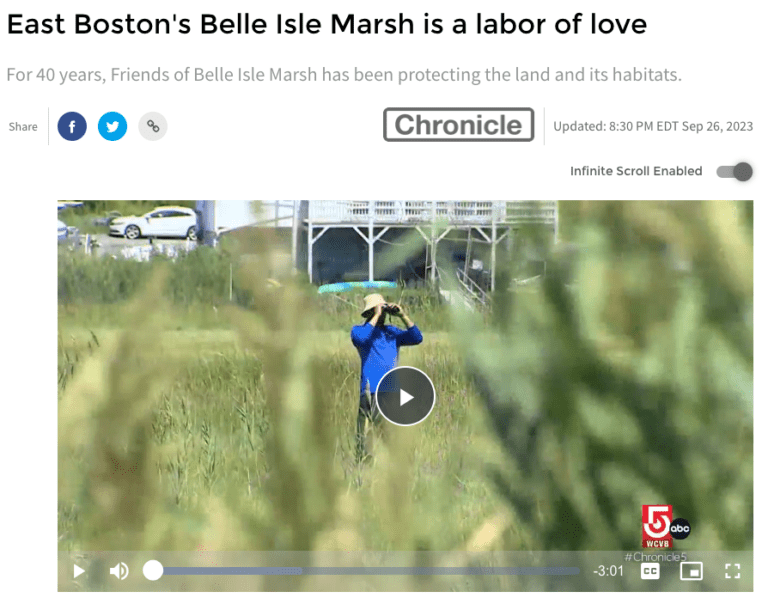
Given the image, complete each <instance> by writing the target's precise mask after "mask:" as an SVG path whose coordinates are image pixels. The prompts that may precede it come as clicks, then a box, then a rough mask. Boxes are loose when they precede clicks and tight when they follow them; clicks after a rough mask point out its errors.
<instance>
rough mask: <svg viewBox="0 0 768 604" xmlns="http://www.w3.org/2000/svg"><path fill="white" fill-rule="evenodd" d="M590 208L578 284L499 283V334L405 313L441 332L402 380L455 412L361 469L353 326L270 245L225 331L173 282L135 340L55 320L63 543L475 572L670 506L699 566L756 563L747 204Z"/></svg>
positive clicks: (158, 280)
mask: <svg viewBox="0 0 768 604" xmlns="http://www.w3.org/2000/svg"><path fill="white" fill-rule="evenodd" d="M574 204H575V205H574V207H573V208H571V209H570V214H569V215H570V216H572V220H573V221H574V223H573V224H571V225H569V229H570V230H571V232H573V233H575V234H576V236H577V238H578V241H579V242H580V243H581V244H582V246H583V252H582V253H581V254H580V256H579V258H578V261H577V263H576V269H577V270H576V275H577V278H576V281H575V285H573V286H567V283H566V281H567V280H566V279H564V278H560V275H559V274H558V271H559V270H560V268H561V267H563V270H565V268H564V267H565V263H563V262H561V261H560V260H558V257H557V255H556V253H554V252H553V254H552V258H551V261H550V263H549V264H550V270H549V271H548V272H549V275H550V278H548V279H547V280H546V281H545V283H544V284H543V286H542V287H540V288H537V289H534V290H532V291H526V292H520V291H515V290H507V289H506V288H500V290H498V291H497V292H496V295H495V300H494V306H493V308H494V310H493V315H492V316H490V317H483V316H478V315H472V314H468V313H464V312H462V311H461V309H454V310H453V311H451V310H449V309H446V308H445V307H442V306H441V305H439V304H436V303H434V299H433V298H431V297H429V295H428V294H427V293H416V294H413V296H412V298H410V299H409V301H408V302H406V301H405V298H404V301H403V303H404V304H405V305H406V306H407V307H408V308H409V312H411V315H412V317H413V318H414V319H415V320H416V321H417V322H419V323H420V325H422V326H423V324H424V323H426V324H427V325H433V326H435V329H429V328H423V330H424V332H425V340H424V343H423V344H422V345H421V346H418V347H414V348H408V349H403V350H402V352H401V364H407V365H413V366H416V367H419V368H421V369H422V370H424V371H425V372H426V373H427V374H428V375H430V377H431V378H432V381H433V382H434V384H435V386H436V388H437V400H438V402H437V406H436V408H435V409H434V411H433V413H432V414H431V416H430V417H429V419H428V420H427V421H425V422H423V423H422V424H419V425H418V426H416V427H413V428H409V429H396V428H395V427H394V426H388V425H383V426H381V427H380V428H379V429H377V431H376V433H375V447H376V449H375V455H374V457H373V459H372V460H371V461H370V462H368V463H363V464H358V463H356V462H355V460H354V429H355V428H354V426H355V420H356V409H357V403H358V401H357V398H358V394H357V392H358V379H359V378H358V375H359V359H358V357H357V354H356V352H355V350H354V349H353V347H352V346H351V343H350V342H349V340H348V332H347V330H348V328H349V326H350V325H351V324H352V323H354V322H358V320H359V317H358V315H357V312H356V311H354V310H353V309H352V308H351V307H349V305H348V304H347V303H346V302H341V301H335V302H330V303H324V302H323V303H318V299H317V294H316V293H313V292H312V291H311V290H309V289H308V288H306V287H305V286H303V285H300V284H294V283H292V282H291V281H290V280H288V281H286V282H284V283H283V284H282V286H281V287H278V288H274V287H268V286H267V282H268V278H269V275H270V274H271V273H270V270H271V267H270V262H271V256H270V242H269V240H268V239H265V240H264V241H255V242H253V246H254V249H253V250H251V251H252V253H253V254H255V256H256V258H258V261H257V262H252V263H251V264H248V265H247V266H241V267H240V269H241V270H240V274H239V275H238V279H239V285H240V287H242V288H243V290H244V291H249V292H250V294H249V295H250V299H249V303H248V304H247V305H245V306H240V305H228V304H225V305H222V306H220V307H219V308H218V311H217V313H218V316H217V318H216V322H215V323H214V325H215V329H206V327H209V326H208V325H206V324H204V323H203V324H200V323H195V321H191V323H193V325H192V327H189V326H188V325H185V324H184V317H188V316H189V315H185V314H184V313H185V312H187V309H185V308H184V307H182V308H181V309H180V307H179V306H178V305H174V297H173V296H169V295H168V291H169V290H168V283H169V279H170V278H171V275H172V272H173V270H174V267H173V266H165V265H157V266H155V267H154V269H155V270H153V271H151V272H150V273H148V274H147V278H146V279H144V280H143V281H142V283H141V284H140V287H137V291H138V293H137V295H136V296H135V297H134V298H133V299H132V300H131V301H130V302H120V304H121V306H120V310H119V313H118V315H119V317H120V320H119V321H117V322H116V323H117V325H114V326H110V325H109V324H108V322H105V321H103V320H102V321H97V323H98V325H95V326H94V325H93V324H91V323H90V319H91V316H90V315H89V314H88V311H83V312H82V313H78V312H77V311H75V312H72V311H71V308H64V307H61V308H60V318H61V321H60V331H59V338H58V347H59V367H58V382H59V395H60V396H59V508H58V541H59V549H61V550H70V551H74V550H84V551H93V550H125V551H139V550H146V551H206V552H221V551H251V550H256V551H306V552H312V551H316V552H328V551H365V550H370V551H403V552H413V554H412V555H413V557H414V558H413V559H414V560H416V559H417V558H418V556H422V558H419V559H424V560H426V559H430V560H431V558H429V556H430V555H431V554H429V552H454V554H455V555H457V556H458V555H461V556H464V557H463V558H456V560H459V561H460V562H458V563H466V561H467V558H466V556H470V558H469V559H470V560H471V556H472V555H474V554H475V553H483V552H489V551H494V550H539V551H544V550H558V549H559V550H572V551H588V550H595V549H599V550H620V549H637V547H638V546H639V540H640V531H639V524H638V518H639V514H640V509H641V507H640V506H641V505H642V504H643V503H648V502H651V501H653V502H671V503H673V505H674V506H675V510H676V512H679V515H682V516H684V517H686V518H687V519H688V520H689V521H690V522H691V524H692V525H693V526H695V527H696V531H697V536H696V539H697V540H696V549H698V550H741V549H751V548H752V516H753V508H752V493H753V487H752V472H753V460H752V438H753V437H752V434H753V428H752V379H753V371H752V323H751V321H752V319H751V317H752V230H751V221H750V218H749V217H750V216H751V214H750V213H749V212H748V211H747V209H748V206H746V205H745V204H743V203H737V202H690V203H688V204H678V205H673V204H666V203H660V202H615V203H613V202H595V203H586V202H584V203H579V204H576V202H574ZM672 248H674V249H675V250H676V253H677V254H679V255H680V256H681V257H683V258H684V259H685V260H686V261H687V262H688V266H689V268H687V269H686V270H680V269H679V266H678V264H677V263H676V262H672V261H671V259H670V255H669V250H670V249H672ZM514 253H515V251H514V249H512V250H511V251H510V254H511V256H510V257H509V258H505V257H502V258H501V260H500V265H501V268H500V276H499V281H500V282H501V283H504V282H505V279H506V280H507V281H508V280H509V278H510V277H509V273H505V267H506V266H509V267H511V266H513V265H514V257H513V256H512V255H513V254H514ZM672 260H674V259H672ZM158 269H161V270H158ZM168 269H170V273H169V270H168ZM510 270H511V269H510ZM406 295H410V294H409V293H408V292H406ZM360 297H361V296H359V295H357V294H355V295H352V296H349V298H348V302H349V303H351V304H353V305H355V306H359V304H360V302H361V300H360V299H358V298H360ZM419 303H421V304H423V306H422V307H419V306H418V304H419ZM334 304H338V308H336V307H335V306H333V305H334ZM191 306H192V307H194V304H192V305H191ZM109 312H114V311H108V312H107V313H106V314H105V315H104V316H103V317H102V319H104V318H105V317H107V316H108V315H109ZM452 313H453V314H452ZM180 317H181V318H180ZM329 317H330V318H329ZM342 319H344V323H343V324H344V327H345V329H344V330H343V331H342V330H341V325H342ZM105 323H106V324H105ZM442 325H445V326H446V328H445V329H444V330H441V329H440V326H442ZM178 326H181V327H182V329H181V330H178V329H176V327H178ZM724 517H727V518H728V522H727V523H726V524H723V522H722V518H724ZM416 552H422V554H417V553H416ZM454 554H451V555H454ZM444 555H445V554H440V556H444ZM438 557H439V556H438ZM451 560H454V558H450V557H449V558H443V557H439V559H436V560H432V562H435V563H446V562H448V561H451ZM579 580H580V581H584V584H585V585H590V582H591V581H592V579H591V578H590V577H581V578H579ZM259 581H260V582H257V583H254V584H253V585H256V586H257V587H259V588H264V589H280V588H282V589H284V588H286V587H285V586H286V583H281V582H280V580H279V578H277V579H270V578H267V579H264V580H263V581H262V580H259ZM532 581H533V580H532ZM532 584H534V583H526V582H525V580H524V579H514V580H512V579H509V580H503V581H502V580H499V579H493V580H491V579H482V578H478V579H477V580H474V579H473V580H472V581H468V582H466V583H461V584H460V585H461V588H466V589H517V588H522V587H524V586H525V585H532ZM295 585H299V586H303V587H305V588H308V587H318V586H319V585H323V586H325V588H330V587H332V586H331V585H330V584H328V583H322V582H320V583H318V582H312V581H305V582H303V583H299V584H295ZM392 585H394V583H393V584H392ZM440 585H442V584H439V583H433V582H430V580H424V579H418V580H416V579H414V580H411V579H403V580H402V581H401V582H398V583H397V586H399V588H403V589H430V588H440ZM456 585H458V584H453V587H454V588H456Z"/></svg>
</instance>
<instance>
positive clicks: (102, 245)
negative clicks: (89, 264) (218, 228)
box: [91, 235, 187, 257]
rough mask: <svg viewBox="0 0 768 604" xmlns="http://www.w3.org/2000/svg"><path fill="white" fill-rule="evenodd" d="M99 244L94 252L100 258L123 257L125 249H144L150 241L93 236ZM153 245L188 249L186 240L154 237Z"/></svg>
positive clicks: (142, 238)
mask: <svg viewBox="0 0 768 604" xmlns="http://www.w3.org/2000/svg"><path fill="white" fill-rule="evenodd" d="M91 237H92V238H93V239H94V240H95V241H96V242H97V243H98V245H97V246H94V248H93V251H94V253H95V254H97V255H99V256H107V255H108V256H118V257H120V256H122V254H123V249H125V248H131V247H142V246H147V245H149V242H150V240H149V239H147V238H144V237H141V238H139V239H133V240H131V239H126V238H125V237H110V236H109V235H91ZM152 243H153V245H155V246H176V247H179V249H186V247H187V241H186V239H171V238H167V237H163V238H160V237H153V238H152Z"/></svg>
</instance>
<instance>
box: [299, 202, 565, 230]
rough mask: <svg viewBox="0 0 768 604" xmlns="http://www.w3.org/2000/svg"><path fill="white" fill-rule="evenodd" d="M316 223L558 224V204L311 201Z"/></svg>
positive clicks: (312, 219)
mask: <svg viewBox="0 0 768 604" xmlns="http://www.w3.org/2000/svg"><path fill="white" fill-rule="evenodd" d="M308 205H309V212H308V215H307V219H308V220H311V221H312V222H313V223H315V224H355V223H367V222H369V221H370V219H371V218H373V221H374V222H376V223H385V224H425V223H431V222H433V221H437V222H448V223H451V224H489V225H490V224H492V223H493V222H494V221H495V222H496V223H497V224H518V223H531V222H537V223H544V224H555V221H556V219H557V202H555V201H542V202H536V201H310V202H309V204H308Z"/></svg>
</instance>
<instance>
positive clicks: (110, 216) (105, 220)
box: [93, 211, 122, 226]
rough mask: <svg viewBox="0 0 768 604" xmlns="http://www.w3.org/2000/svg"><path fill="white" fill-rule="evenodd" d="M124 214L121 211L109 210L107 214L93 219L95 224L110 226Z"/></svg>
mask: <svg viewBox="0 0 768 604" xmlns="http://www.w3.org/2000/svg"><path fill="white" fill-rule="evenodd" d="M121 216H122V214H120V212H115V211H112V212H107V215H106V216H100V217H99V218H94V219H93V226H109V225H110V224H112V221H113V220H114V219H115V218H120V217H121Z"/></svg>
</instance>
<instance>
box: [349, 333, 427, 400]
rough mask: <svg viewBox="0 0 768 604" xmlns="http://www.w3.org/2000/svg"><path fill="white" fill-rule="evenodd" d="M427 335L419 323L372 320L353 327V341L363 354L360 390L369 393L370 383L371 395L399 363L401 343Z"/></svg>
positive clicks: (414, 343) (417, 339) (415, 341)
mask: <svg viewBox="0 0 768 604" xmlns="http://www.w3.org/2000/svg"><path fill="white" fill-rule="evenodd" d="M422 339H423V337H422V335H421V332H420V331H419V328H418V327H416V326H415V325H414V326H413V327H411V328H409V329H406V330H403V329H400V328H398V327H395V326H394V325H384V326H383V327H374V326H373V325H371V324H370V323H366V324H365V325H355V326H354V327H353V328H352V343H353V344H354V345H355V348H357V352H358V353H359V354H360V361H361V362H362V368H361V371H360V394H363V393H365V384H366V383H368V384H370V392H371V395H373V394H375V393H376V388H377V386H378V385H379V382H380V381H381V378H383V377H384V374H385V373H387V371H389V370H390V369H394V368H395V367H397V357H398V352H399V348H400V347H401V346H415V345H416V344H420V343H421V341H422Z"/></svg>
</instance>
